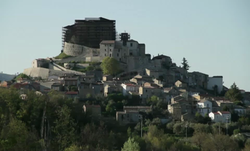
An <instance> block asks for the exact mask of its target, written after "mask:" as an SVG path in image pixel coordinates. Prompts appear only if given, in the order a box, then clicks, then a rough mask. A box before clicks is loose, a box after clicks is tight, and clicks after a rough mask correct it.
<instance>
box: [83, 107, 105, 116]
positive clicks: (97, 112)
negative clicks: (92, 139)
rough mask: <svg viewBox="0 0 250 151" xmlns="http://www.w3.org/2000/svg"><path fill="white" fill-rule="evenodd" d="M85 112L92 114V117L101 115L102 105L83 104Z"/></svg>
mask: <svg viewBox="0 0 250 151" xmlns="http://www.w3.org/2000/svg"><path fill="white" fill-rule="evenodd" d="M83 110H84V113H87V114H89V115H91V116H92V117H100V116H101V106H100V105H83Z"/></svg>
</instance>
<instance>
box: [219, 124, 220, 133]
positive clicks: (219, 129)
mask: <svg viewBox="0 0 250 151" xmlns="http://www.w3.org/2000/svg"><path fill="white" fill-rule="evenodd" d="M219 134H220V122H219Z"/></svg>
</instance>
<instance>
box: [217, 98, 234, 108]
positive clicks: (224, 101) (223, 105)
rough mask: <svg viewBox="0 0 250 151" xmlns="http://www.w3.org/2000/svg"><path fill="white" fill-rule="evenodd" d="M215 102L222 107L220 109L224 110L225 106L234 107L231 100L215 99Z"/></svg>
mask: <svg viewBox="0 0 250 151" xmlns="http://www.w3.org/2000/svg"><path fill="white" fill-rule="evenodd" d="M215 102H216V103H217V104H218V106H219V107H220V110H223V108H225V107H227V108H229V109H231V108H233V107H234V103H233V102H231V101H229V100H224V99H223V100H215Z"/></svg>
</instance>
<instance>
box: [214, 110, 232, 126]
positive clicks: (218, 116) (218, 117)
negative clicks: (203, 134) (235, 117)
mask: <svg viewBox="0 0 250 151" xmlns="http://www.w3.org/2000/svg"><path fill="white" fill-rule="evenodd" d="M209 117H210V118H211V120H212V122H215V123H230V121H231V113H230V112H228V111H218V112H210V113H209Z"/></svg>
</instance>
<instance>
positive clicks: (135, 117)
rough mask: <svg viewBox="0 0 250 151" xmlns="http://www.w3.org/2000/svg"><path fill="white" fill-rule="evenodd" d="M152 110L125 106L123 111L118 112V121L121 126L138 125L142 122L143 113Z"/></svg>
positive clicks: (146, 107) (143, 107)
mask: <svg viewBox="0 0 250 151" xmlns="http://www.w3.org/2000/svg"><path fill="white" fill-rule="evenodd" d="M150 110H152V107H151V106H124V107H123V111H117V112H116V121H118V122H119V123H120V124H123V125H126V124H136V123H138V122H139V121H140V119H141V117H142V115H141V113H142V112H147V111H150Z"/></svg>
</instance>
